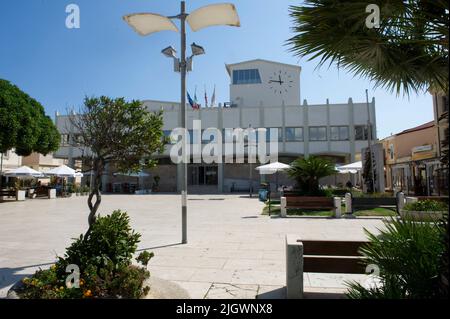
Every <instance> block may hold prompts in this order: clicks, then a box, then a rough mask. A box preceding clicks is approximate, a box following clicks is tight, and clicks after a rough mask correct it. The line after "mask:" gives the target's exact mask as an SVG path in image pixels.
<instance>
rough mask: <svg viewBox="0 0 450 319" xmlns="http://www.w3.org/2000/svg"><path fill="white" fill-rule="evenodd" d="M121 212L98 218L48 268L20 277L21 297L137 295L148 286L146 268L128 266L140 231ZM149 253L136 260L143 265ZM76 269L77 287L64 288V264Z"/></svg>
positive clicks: (130, 263) (109, 296)
mask: <svg viewBox="0 0 450 319" xmlns="http://www.w3.org/2000/svg"><path fill="white" fill-rule="evenodd" d="M129 223H130V220H129V217H128V215H127V214H126V213H125V212H121V211H120V210H117V211H114V212H113V213H112V214H111V215H108V216H105V217H99V218H97V220H96V221H95V223H94V224H93V225H92V229H91V232H90V233H89V235H87V237H84V236H83V235H81V236H80V237H79V238H78V239H76V240H75V241H74V242H73V243H72V244H71V245H70V246H69V247H68V248H67V249H66V253H65V255H64V257H59V258H58V261H57V263H56V264H55V265H54V266H53V267H52V268H50V269H48V270H39V271H38V272H36V273H35V274H34V275H33V277H32V278H26V279H24V280H23V284H24V285H23V289H21V291H20V292H19V294H20V296H21V297H22V298H42V299H55V298H56V299H58V298H140V297H141V296H144V295H146V294H147V292H148V290H149V288H148V287H144V281H145V280H146V279H147V278H149V277H150V273H149V272H148V271H147V269H146V267H138V266H135V265H132V258H133V255H134V253H135V252H136V248H137V244H138V243H139V239H140V234H138V233H136V232H134V231H133V230H132V229H131V227H130V225H129ZM152 257H153V253H148V252H143V253H141V254H140V255H139V256H138V257H137V258H136V260H137V261H138V262H139V263H141V264H142V265H144V266H146V265H147V263H148V261H149V260H150V259H151V258H152ZM70 264H75V265H77V266H78V267H79V268H80V288H72V289H70V288H67V287H66V285H65V280H66V278H67V276H68V273H66V267H67V266H68V265H70Z"/></svg>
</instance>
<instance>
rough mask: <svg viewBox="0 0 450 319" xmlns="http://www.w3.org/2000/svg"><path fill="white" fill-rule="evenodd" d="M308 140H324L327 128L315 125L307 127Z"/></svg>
mask: <svg viewBox="0 0 450 319" xmlns="http://www.w3.org/2000/svg"><path fill="white" fill-rule="evenodd" d="M309 140H310V141H326V140H327V128H326V127H325V126H316V127H310V128H309Z"/></svg>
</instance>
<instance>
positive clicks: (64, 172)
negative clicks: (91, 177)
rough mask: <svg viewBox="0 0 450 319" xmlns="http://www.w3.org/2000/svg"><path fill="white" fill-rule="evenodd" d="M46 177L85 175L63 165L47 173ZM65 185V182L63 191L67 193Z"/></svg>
mask: <svg viewBox="0 0 450 319" xmlns="http://www.w3.org/2000/svg"><path fill="white" fill-rule="evenodd" d="M45 175H48V176H58V177H81V176H83V173H77V172H76V171H75V170H74V169H73V168H70V167H69V166H66V165H61V166H58V167H56V168H53V169H51V170H49V171H47V172H45ZM64 184H65V183H64V180H63V190H64V192H65V185H64Z"/></svg>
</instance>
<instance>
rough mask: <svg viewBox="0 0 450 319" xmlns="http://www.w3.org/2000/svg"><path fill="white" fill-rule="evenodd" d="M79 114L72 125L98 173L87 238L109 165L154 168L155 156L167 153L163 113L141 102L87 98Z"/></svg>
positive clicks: (124, 168) (88, 163) (133, 169)
mask: <svg viewBox="0 0 450 319" xmlns="http://www.w3.org/2000/svg"><path fill="white" fill-rule="evenodd" d="M78 113H79V114H73V115H71V116H70V122H71V124H72V125H73V128H74V133H75V134H77V136H79V138H78V140H77V143H80V144H81V145H82V146H83V147H85V148H87V149H88V151H87V152H85V158H84V159H83V160H84V162H85V164H86V166H88V167H90V168H91V170H92V173H93V174H94V176H93V183H92V185H91V186H92V187H91V192H90V194H89V197H88V206H89V210H90V213H89V217H88V222H89V229H88V231H87V233H86V236H85V237H87V235H88V234H89V233H90V231H91V228H92V225H93V224H94V222H95V220H96V213H97V210H98V208H99V206H100V203H101V191H100V186H101V177H102V175H103V172H104V171H105V168H106V165H114V167H116V168H117V169H118V170H119V171H121V172H137V171H139V170H141V169H142V168H150V167H153V166H155V165H156V161H155V159H154V158H153V157H154V155H155V154H156V153H160V152H162V151H163V149H164V140H165V139H164V135H163V132H162V126H163V119H162V113H161V112H158V113H153V112H148V111H147V109H146V108H145V106H144V105H143V104H142V103H141V102H140V101H135V100H133V101H131V102H127V101H125V99H123V98H117V99H111V98H108V97H105V96H102V97H100V98H95V97H94V98H86V99H85V101H84V106H83V107H82V108H81V109H80V111H79V112H78ZM94 197H95V201H94Z"/></svg>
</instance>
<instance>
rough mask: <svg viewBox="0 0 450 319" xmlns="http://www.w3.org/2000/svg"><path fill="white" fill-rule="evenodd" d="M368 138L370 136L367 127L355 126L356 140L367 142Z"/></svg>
mask: <svg viewBox="0 0 450 319" xmlns="http://www.w3.org/2000/svg"><path fill="white" fill-rule="evenodd" d="M372 129H373V128H372ZM368 137H369V134H368V132H367V125H357V126H355V140H357V141H366V140H367V139H368Z"/></svg>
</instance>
